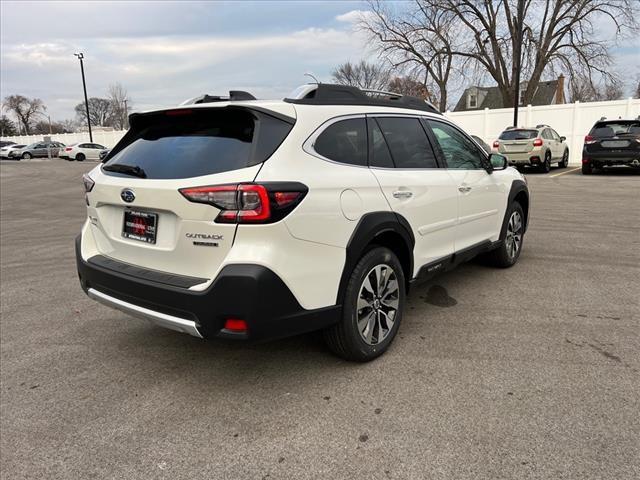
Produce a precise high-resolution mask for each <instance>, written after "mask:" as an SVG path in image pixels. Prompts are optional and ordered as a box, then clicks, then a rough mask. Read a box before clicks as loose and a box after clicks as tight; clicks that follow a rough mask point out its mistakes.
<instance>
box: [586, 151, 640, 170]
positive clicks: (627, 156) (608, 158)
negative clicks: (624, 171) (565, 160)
mask: <svg viewBox="0 0 640 480" xmlns="http://www.w3.org/2000/svg"><path fill="white" fill-rule="evenodd" d="M582 163H591V164H593V165H634V166H640V152H639V151H627V152H616V151H612V152H607V151H605V152H589V151H588V150H586V149H585V150H583V152H582Z"/></svg>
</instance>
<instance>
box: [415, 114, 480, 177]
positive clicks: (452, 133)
mask: <svg viewBox="0 0 640 480" xmlns="http://www.w3.org/2000/svg"><path fill="white" fill-rule="evenodd" d="M427 122H428V123H429V126H430V127H431V130H433V133H434V135H435V136H436V139H437V141H438V145H440V148H441V149H442V153H443V154H444V158H445V160H446V162H447V168H455V169H462V170H475V169H480V168H484V154H483V153H481V152H480V150H479V149H478V147H477V146H476V145H475V144H474V143H473V142H472V141H471V140H470V139H469V138H467V137H466V136H465V135H463V134H462V133H461V132H460V131H458V130H457V129H456V128H454V127H452V126H451V125H449V124H446V123H442V122H437V121H434V120H427Z"/></svg>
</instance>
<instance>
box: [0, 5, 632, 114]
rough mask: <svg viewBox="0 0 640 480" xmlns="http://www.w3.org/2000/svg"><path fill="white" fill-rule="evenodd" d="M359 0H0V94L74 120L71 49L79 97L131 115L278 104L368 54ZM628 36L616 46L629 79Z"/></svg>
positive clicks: (76, 99)
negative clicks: (119, 105) (124, 95)
mask: <svg viewBox="0 0 640 480" xmlns="http://www.w3.org/2000/svg"><path fill="white" fill-rule="evenodd" d="M362 9H366V4H365V3H364V2H360V1H341V2H338V1H335V2H329V1H321V2H292V1H291V2H244V3H240V2H220V3H214V2H186V1H182V2H168V1H164V2H159V1H153V2H152V1H142V2H99V1H86V2H80V1H70V2H53V1H50V2H40V3H39V2H29V1H20V2H12V1H4V0H2V2H1V3H0V17H1V33H0V42H1V45H0V47H1V58H0V82H1V83H0V96H1V97H2V98H4V97H5V96H7V95H11V94H16V93H20V94H22V95H26V96H29V97H39V98H41V99H43V100H44V102H45V104H46V105H47V108H48V111H49V113H50V114H51V116H52V118H53V119H56V120H63V119H65V118H72V117H73V116H74V111H73V107H74V105H76V104H77V103H79V102H80V101H81V100H82V83H81V78H80V72H79V65H78V61H77V59H76V58H75V57H74V56H73V53H74V52H77V51H82V52H84V55H85V60H86V61H85V71H86V75H87V88H88V93H89V96H104V95H105V94H106V90H107V87H108V85H109V84H110V83H113V82H116V81H117V82H120V83H122V84H123V85H124V86H125V87H126V88H127V89H128V91H129V94H130V96H131V97H132V99H133V103H134V109H136V110H144V109H149V108H154V107H157V106H163V105H175V104H176V103H179V102H181V101H183V100H185V99H186V98H190V97H193V96H195V95H200V94H202V93H205V92H206V93H211V94H216V93H217V94H220V93H223V94H224V93H226V92H227V91H228V90H230V89H241V90H248V91H250V92H252V93H254V95H256V96H257V97H259V98H282V97H283V96H285V95H286V94H287V93H288V92H289V91H291V90H292V89H293V88H295V87H296V86H297V85H299V84H302V83H305V82H306V81H307V80H308V79H307V78H306V77H304V76H303V74H304V73H305V72H308V71H310V72H313V73H314V74H315V75H316V76H318V77H319V78H320V79H321V80H328V79H329V78H330V72H331V70H332V68H333V67H335V65H337V64H339V63H342V62H344V61H347V60H358V59H360V58H362V57H365V58H366V57H369V56H372V55H373V52H371V51H369V50H368V48H367V45H366V41H365V39H364V38H363V35H362V34H360V33H358V32H355V31H354V28H353V21H354V18H355V17H356V15H357V11H358V10H362ZM638 49H640V44H639V43H638V40H636V41H635V43H632V42H627V43H626V44H625V45H623V47H622V48H620V49H618V50H617V53H618V64H619V65H620V66H621V68H623V69H624V68H627V69H631V70H629V75H630V77H632V76H633V75H635V74H636V72H635V71H633V68H635V67H629V65H632V66H633V65H638V64H640V61H639V55H638Z"/></svg>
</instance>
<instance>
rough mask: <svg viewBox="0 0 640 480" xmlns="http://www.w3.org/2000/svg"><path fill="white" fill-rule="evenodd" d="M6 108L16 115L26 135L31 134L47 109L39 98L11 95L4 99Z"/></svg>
mask: <svg viewBox="0 0 640 480" xmlns="http://www.w3.org/2000/svg"><path fill="white" fill-rule="evenodd" d="M4 107H5V108H6V109H7V110H8V111H10V112H13V113H14V114H15V116H16V118H17V119H18V122H19V124H20V126H21V127H22V130H23V131H24V133H25V134H26V135H29V134H30V133H31V130H32V128H33V124H34V122H35V121H36V118H37V117H38V116H39V115H41V114H43V113H44V112H45V110H46V109H47V108H46V107H45V106H44V103H43V102H42V100H40V99H39V98H27V97H25V96H23V95H9V96H8V97H6V98H5V99H4Z"/></svg>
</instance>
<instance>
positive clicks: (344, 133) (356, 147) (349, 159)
mask: <svg viewBox="0 0 640 480" xmlns="http://www.w3.org/2000/svg"><path fill="white" fill-rule="evenodd" d="M313 148H314V149H315V151H316V152H318V153H319V154H320V155H322V156H323V157H326V158H328V159H329V160H333V161H334V162H340V163H347V164H349V165H360V166H367V124H366V122H365V119H364V118H352V119H349V120H341V121H338V122H336V123H333V124H332V125H329V126H328V127H327V128H326V129H325V130H324V131H323V132H322V133H321V134H320V136H319V137H318V138H317V139H316V141H315V143H314V145H313Z"/></svg>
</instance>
